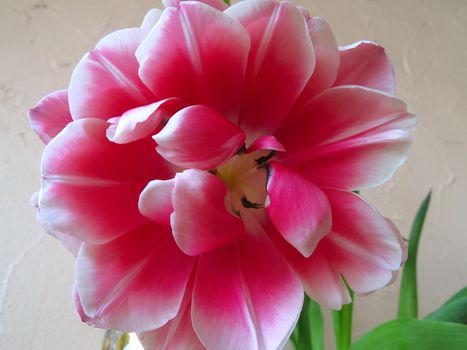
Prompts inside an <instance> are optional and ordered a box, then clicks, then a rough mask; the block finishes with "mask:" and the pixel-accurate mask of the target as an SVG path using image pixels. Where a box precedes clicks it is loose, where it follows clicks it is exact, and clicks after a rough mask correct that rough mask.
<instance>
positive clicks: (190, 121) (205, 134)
mask: <svg viewBox="0 0 467 350" xmlns="http://www.w3.org/2000/svg"><path fill="white" fill-rule="evenodd" d="M154 139H155V140H156V142H157V143H158V146H157V152H159V154H160V155H161V156H162V157H164V158H165V159H166V160H168V161H169V162H171V163H173V164H176V165H177V166H179V167H182V168H197V169H213V168H216V167H217V166H219V165H220V164H221V163H223V162H224V161H225V160H227V159H229V158H230V157H232V156H233V155H234V154H235V153H237V152H238V150H239V149H240V148H241V147H242V145H243V144H244V142H245V134H244V133H243V131H242V130H241V129H240V128H239V127H238V126H236V125H235V124H233V123H232V122H230V121H229V120H227V119H226V118H224V117H223V116H222V115H220V114H218V113H217V112H216V111H214V110H212V109H210V108H209V107H206V106H201V105H197V106H190V107H187V108H185V109H182V110H181V111H179V112H177V113H176V114H175V115H174V116H173V117H172V118H171V119H170V120H169V122H168V123H167V125H166V126H165V127H164V128H163V129H162V131H160V132H159V133H158V134H157V135H156V136H154Z"/></svg>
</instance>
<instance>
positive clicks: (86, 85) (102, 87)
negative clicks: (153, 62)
mask: <svg viewBox="0 0 467 350" xmlns="http://www.w3.org/2000/svg"><path fill="white" fill-rule="evenodd" d="M145 36H146V32H145V30H144V29H141V28H128V29H122V30H119V31H116V32H113V33H111V34H109V35H107V36H106V37H104V38H103V39H101V40H100V41H99V43H98V44H97V46H96V48H95V49H94V50H93V51H91V52H89V53H88V54H86V55H85V56H84V57H83V58H82V59H81V61H80V62H79V63H78V65H77V66H76V68H75V70H74V71H73V74H72V76H71V81H70V85H69V88H68V98H69V100H70V110H71V115H72V116H73V119H75V120H76V119H82V118H99V119H104V120H107V119H109V118H111V117H115V116H119V115H122V114H123V113H124V112H126V111H127V110H129V109H132V108H135V107H139V106H144V105H147V104H150V103H152V102H154V101H155V100H157V99H156V98H155V97H154V96H153V94H152V93H151V92H150V91H149V90H148V89H147V88H146V86H145V85H144V84H143V83H142V82H141V80H140V78H139V76H138V68H139V65H138V62H137V60H136V57H135V51H136V49H137V47H138V46H139V45H140V44H141V42H142V41H143V39H144V38H145Z"/></svg>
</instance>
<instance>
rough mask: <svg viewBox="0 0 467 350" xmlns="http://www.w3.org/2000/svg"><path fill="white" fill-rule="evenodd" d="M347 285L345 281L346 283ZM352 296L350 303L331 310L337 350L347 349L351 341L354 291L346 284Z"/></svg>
mask: <svg viewBox="0 0 467 350" xmlns="http://www.w3.org/2000/svg"><path fill="white" fill-rule="evenodd" d="M346 285H347V283H346ZM347 289H348V291H349V293H350V297H351V298H352V302H351V303H350V304H345V305H342V309H340V310H333V311H332V322H333V325H334V336H335V339H336V349H337V350H347V349H348V348H349V346H350V344H351V343H352V314H353V299H354V293H353V291H352V290H351V289H350V288H349V287H348V286H347Z"/></svg>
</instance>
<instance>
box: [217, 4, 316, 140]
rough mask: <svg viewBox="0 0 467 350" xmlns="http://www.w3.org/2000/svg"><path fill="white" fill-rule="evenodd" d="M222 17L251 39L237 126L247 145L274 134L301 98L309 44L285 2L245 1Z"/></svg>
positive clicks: (300, 20)
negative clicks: (242, 133)
mask: <svg viewBox="0 0 467 350" xmlns="http://www.w3.org/2000/svg"><path fill="white" fill-rule="evenodd" d="M225 13H226V14H228V15H229V16H231V17H232V18H234V19H235V20H237V21H238V22H240V23H241V24H242V25H243V26H244V27H245V29H246V30H247V31H248V33H249V34H250V38H251V50H250V54H249V57H248V70H247V75H246V85H245V94H244V98H243V103H242V112H241V115H240V120H239V123H238V124H239V125H240V126H241V127H242V128H243V129H244V130H245V132H246V133H247V135H248V139H249V140H250V141H251V140H254V139H256V138H258V137H260V136H264V135H270V134H273V133H274V131H275V130H276V128H277V127H278V126H279V125H280V123H281V122H282V120H283V119H284V118H285V116H286V115H287V113H288V112H289V110H290V108H291V107H292V105H293V104H294V102H295V101H296V99H297V97H298V96H299V95H300V93H301V91H302V90H303V87H304V86H305V84H306V82H307V81H308V80H309V79H310V76H311V74H312V73H313V69H314V67H315V56H314V53H313V45H312V43H311V39H310V36H309V35H308V30H307V26H306V23H305V19H304V17H303V15H302V13H301V12H300V10H298V9H297V8H296V7H295V6H294V5H292V4H290V3H288V2H285V1H284V2H282V3H278V2H275V1H269V0H245V1H241V2H238V3H236V4H234V5H232V6H231V7H229V8H228V9H227V10H226V11H225Z"/></svg>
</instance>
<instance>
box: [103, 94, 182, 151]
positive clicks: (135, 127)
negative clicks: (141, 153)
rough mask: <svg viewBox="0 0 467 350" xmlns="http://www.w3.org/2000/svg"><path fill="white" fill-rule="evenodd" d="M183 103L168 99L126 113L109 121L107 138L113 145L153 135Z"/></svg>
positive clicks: (175, 99)
mask: <svg viewBox="0 0 467 350" xmlns="http://www.w3.org/2000/svg"><path fill="white" fill-rule="evenodd" d="M183 106H184V103H183V102H182V101H181V100H180V99H178V98H168V99H165V100H161V101H158V102H154V103H151V104H149V105H146V106H141V107H136V108H133V109H130V110H129V111H126V112H125V113H123V114H122V116H121V117H116V118H112V119H109V123H111V125H110V126H109V128H108V129H107V137H108V138H109V140H110V141H112V142H115V143H128V142H133V141H136V140H139V139H142V138H144V137H146V136H148V135H150V134H151V133H153V132H154V131H155V130H156V129H157V128H158V127H159V126H160V124H161V123H163V122H164V121H165V120H168V119H169V118H170V116H171V115H172V114H173V113H175V112H176V111H177V110H178V109H181V108H182V107H183Z"/></svg>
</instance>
